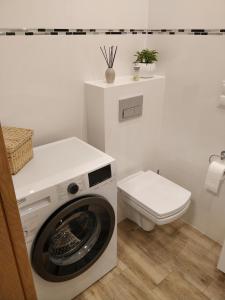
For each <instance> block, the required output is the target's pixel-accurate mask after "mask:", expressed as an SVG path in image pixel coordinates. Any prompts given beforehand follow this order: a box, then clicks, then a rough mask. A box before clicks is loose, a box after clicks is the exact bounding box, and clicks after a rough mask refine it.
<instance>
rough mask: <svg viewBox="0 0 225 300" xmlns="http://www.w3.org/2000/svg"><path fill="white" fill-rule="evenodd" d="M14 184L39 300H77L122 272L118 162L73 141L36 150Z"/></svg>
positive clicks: (78, 141)
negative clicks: (115, 271)
mask: <svg viewBox="0 0 225 300" xmlns="http://www.w3.org/2000/svg"><path fill="white" fill-rule="evenodd" d="M13 181H14V185H15V191H16V196H17V199H18V205H19V211H20V216H21V220H22V225H23V230H24V235H25V239H26V245H27V250H28V254H29V257H30V262H31V265H32V270H33V276H34V282H35V286H36V291H37V295H38V299H39V300H71V299H72V298H74V297H75V296H76V295H78V294H79V293H81V292H82V291H83V290H85V289H86V288H87V287H89V286H90V285H91V284H92V283H94V282H95V281H97V280H98V279H100V278H101V277H102V276H103V275H105V274H106V273H107V272H109V271H110V270H111V269H112V268H113V267H115V266H116V263H117V231H116V223H117V220H116V219H117V218H116V210H117V191H116V168H115V161H114V159H113V158H111V157H110V156H108V155H106V154H105V153H103V152H101V151H99V150H97V149H95V148H93V147H92V146H90V145H88V144H86V143H85V142H82V141H80V140H79V139H77V138H70V139H66V140H63V141H59V142H55V143H52V144H48V145H45V146H41V147H37V148H35V149H34V159H33V160H32V161H31V162H29V163H28V164H27V166H26V167H25V168H24V169H23V170H21V172H19V173H18V174H17V175H16V176H14V177H13Z"/></svg>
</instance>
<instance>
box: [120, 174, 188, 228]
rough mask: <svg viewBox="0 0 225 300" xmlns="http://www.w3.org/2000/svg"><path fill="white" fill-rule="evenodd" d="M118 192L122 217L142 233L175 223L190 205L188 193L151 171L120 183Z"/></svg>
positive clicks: (130, 177)
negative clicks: (140, 229) (134, 224)
mask: <svg viewBox="0 0 225 300" xmlns="http://www.w3.org/2000/svg"><path fill="white" fill-rule="evenodd" d="M118 192H119V195H120V198H121V199H122V201H123V205H124V211H125V214H126V217H127V218H128V219H130V220H132V221H134V222H135V223H137V224H138V225H139V226H140V227H141V228H142V229H144V230H146V231H150V230H152V229H153V228H154V226H155V225H156V224H157V225H164V224H168V223H170V222H173V221H175V220H177V219H178V218H180V217H181V216H182V215H183V214H184V213H185V212H186V211H187V209H188V208H189V205H190V202H191V200H190V198H191V193H190V192H189V191H188V190H186V189H184V188H182V187H181V186H179V185H177V184H175V183H173V182H172V181H170V180H168V179H166V178H164V177H162V176H160V175H158V174H156V173H154V172H152V171H146V172H144V171H140V172H138V173H135V174H133V175H131V176H128V177H126V178H124V179H123V180H120V181H119V182H118Z"/></svg>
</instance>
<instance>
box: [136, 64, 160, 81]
mask: <svg viewBox="0 0 225 300" xmlns="http://www.w3.org/2000/svg"><path fill="white" fill-rule="evenodd" d="M138 66H139V67H140V77H141V78H151V77H153V72H154V70H155V68H156V64H155V63H152V64H145V63H139V64H138Z"/></svg>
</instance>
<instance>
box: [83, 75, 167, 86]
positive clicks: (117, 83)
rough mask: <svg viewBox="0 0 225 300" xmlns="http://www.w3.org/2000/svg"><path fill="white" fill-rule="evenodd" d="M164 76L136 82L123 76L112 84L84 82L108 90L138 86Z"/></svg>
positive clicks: (155, 76) (102, 81)
mask: <svg viewBox="0 0 225 300" xmlns="http://www.w3.org/2000/svg"><path fill="white" fill-rule="evenodd" d="M163 78H165V76H163V75H154V76H153V77H151V78H140V80H138V81H134V80H133V76H130V75H129V76H123V77H116V80H115V82H114V83H107V82H106V81H105V80H95V81H86V82H85V84H87V85H91V86H95V87H99V88H103V89H108V88H114V87H118V86H123V85H129V84H140V83H143V82H151V81H154V80H158V79H163Z"/></svg>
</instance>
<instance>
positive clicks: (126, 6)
mask: <svg viewBox="0 0 225 300" xmlns="http://www.w3.org/2000/svg"><path fill="white" fill-rule="evenodd" d="M147 14H148V0H141V5H140V1H132V3H130V1H129V0H123V1H118V0H116V1H105V0H93V1H88V0H82V1H80V0H76V1H72V0H68V1H51V0H48V1H42V0H41V1H37V0H32V1H30V0H29V1H28V0H22V1H18V0H17V1H8V0H7V1H6V0H3V1H1V3H0V28H24V27H26V28H37V27H38V28H45V27H47V28H104V29H107V28H145V27H147V17H148V15H147ZM134 15H135V18H134V17H133V16H134ZM145 41H146V39H145V37H144V36H142V35H123V36H113V35H111V36H109V35H87V36H65V35H59V36H50V35H48V36H24V35H21V36H0V66H1V68H0V120H1V122H2V124H3V125H14V126H19V127H27V128H33V129H34V132H35V134H34V144H35V145H38V144H43V143H46V142H50V141H53V140H57V139H61V138H64V137H68V136H71V135H76V136H78V137H80V138H84V139H85V138H86V136H85V133H86V132H85V112H84V84H83V83H84V81H85V80H94V79H100V78H103V77H104V72H105V69H106V64H105V62H104V59H103V57H102V55H101V52H100V49H99V46H100V45H106V46H107V45H111V44H114V45H118V55H117V58H116V63H115V69H116V73H117V75H124V74H129V73H130V69H131V63H132V62H133V54H134V53H135V51H136V50H137V49H138V48H142V47H143V46H144V44H145Z"/></svg>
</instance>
